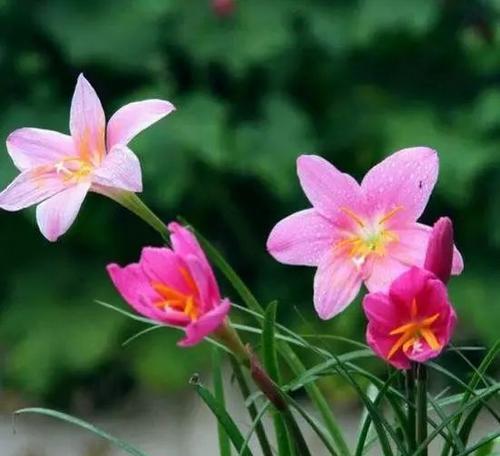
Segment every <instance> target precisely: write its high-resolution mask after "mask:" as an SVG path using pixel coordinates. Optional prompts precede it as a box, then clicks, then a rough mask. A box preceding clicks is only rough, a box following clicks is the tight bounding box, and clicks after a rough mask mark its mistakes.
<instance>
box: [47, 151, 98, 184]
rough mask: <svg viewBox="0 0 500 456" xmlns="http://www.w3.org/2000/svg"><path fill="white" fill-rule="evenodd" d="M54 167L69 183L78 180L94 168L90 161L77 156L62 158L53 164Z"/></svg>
mask: <svg viewBox="0 0 500 456" xmlns="http://www.w3.org/2000/svg"><path fill="white" fill-rule="evenodd" d="M54 168H55V170H56V173H57V174H58V175H61V176H62V178H63V180H64V181H67V182H71V183H76V182H80V181H81V180H83V179H84V178H86V177H87V176H88V175H89V174H90V173H91V172H92V170H93V169H94V167H93V166H92V164H91V163H90V162H88V161H86V160H82V159H81V158H78V157H68V158H63V159H62V160H60V161H58V162H57V163H56V164H55V165H54Z"/></svg>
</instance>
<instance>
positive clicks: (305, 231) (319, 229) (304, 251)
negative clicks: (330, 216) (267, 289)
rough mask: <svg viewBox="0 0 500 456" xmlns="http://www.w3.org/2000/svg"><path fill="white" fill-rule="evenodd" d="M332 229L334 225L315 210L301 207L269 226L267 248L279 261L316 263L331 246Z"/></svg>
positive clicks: (333, 229)
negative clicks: (271, 226)
mask: <svg viewBox="0 0 500 456" xmlns="http://www.w3.org/2000/svg"><path fill="white" fill-rule="evenodd" d="M335 231H336V227H335V226H334V225H333V224H332V223H331V222H330V221H329V220H327V219H326V218H325V217H323V216H322V215H320V214H319V213H318V212H317V211H316V210H315V209H305V210H303V211H300V212H296V213H295V214H292V215H290V216H288V217H286V218H284V219H283V220H281V221H280V222H279V223H278V224H277V225H276V226H275V227H274V228H273V230H272V231H271V234H270V235H269V238H268V240H267V250H268V251H269V253H270V254H271V255H272V256H273V257H274V258H275V259H276V260H278V261H280V262H281V263H285V264H297V265H304V266H317V265H318V264H319V262H320V260H321V258H322V256H324V255H325V253H326V252H327V251H328V250H330V249H331V248H332V246H333V245H334V240H335Z"/></svg>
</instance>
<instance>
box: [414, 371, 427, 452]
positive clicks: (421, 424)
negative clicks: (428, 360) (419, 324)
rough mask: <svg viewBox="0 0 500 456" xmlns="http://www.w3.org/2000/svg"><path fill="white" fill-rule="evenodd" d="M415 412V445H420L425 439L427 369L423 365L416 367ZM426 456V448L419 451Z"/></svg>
mask: <svg viewBox="0 0 500 456" xmlns="http://www.w3.org/2000/svg"><path fill="white" fill-rule="evenodd" d="M415 370H416V383H417V397H416V411H417V443H418V445H421V444H422V443H423V442H424V441H425V440H426V439H427V367H426V366H425V364H422V363H418V364H417V365H416V368H415ZM420 454H421V455H422V456H427V447H426V448H425V449H424V450H422V451H421V453H420Z"/></svg>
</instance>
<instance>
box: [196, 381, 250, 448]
mask: <svg viewBox="0 0 500 456" xmlns="http://www.w3.org/2000/svg"><path fill="white" fill-rule="evenodd" d="M190 383H191V384H192V385H194V387H195V389H196V392H197V393H198V395H199V396H200V398H201V399H202V400H203V402H205V404H206V405H207V407H208V408H209V409H210V410H211V411H212V413H213V414H214V416H215V417H216V418H217V421H218V422H219V423H220V425H221V426H222V427H223V428H224V430H225V431H226V434H227V436H228V437H229V440H231V443H232V444H233V446H234V448H235V449H236V451H238V452H240V450H241V449H242V447H243V444H244V442H245V439H244V438H243V436H242V434H241V432H240V430H239V429H238V426H236V424H235V422H234V421H233V419H232V418H231V416H230V415H229V413H228V412H227V411H226V409H225V407H224V405H223V404H221V403H220V402H219V401H218V400H217V399H216V398H215V397H214V395H213V394H212V393H211V392H210V391H209V390H208V389H207V388H205V386H203V385H202V384H201V383H200V382H199V380H198V378H197V377H193V378H192V379H191V382H190ZM242 456H252V453H251V452H250V449H249V448H248V447H247V448H246V449H244V451H243V452H242Z"/></svg>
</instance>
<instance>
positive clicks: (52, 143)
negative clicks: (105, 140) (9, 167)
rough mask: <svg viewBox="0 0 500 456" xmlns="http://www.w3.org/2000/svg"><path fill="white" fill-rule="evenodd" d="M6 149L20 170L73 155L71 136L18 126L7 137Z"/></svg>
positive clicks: (51, 162) (50, 163) (51, 163)
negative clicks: (18, 127)
mask: <svg viewBox="0 0 500 456" xmlns="http://www.w3.org/2000/svg"><path fill="white" fill-rule="evenodd" d="M7 151H8V152H9V155H10V156H11V158H12V161H13V162H14V164H15V165H16V166H17V168H18V169H19V170H21V171H24V170H26V169H29V168H35V167H37V166H41V165H53V164H55V163H56V162H58V161H60V160H62V159H64V158H67V157H74V156H75V155H76V153H75V146H74V143H73V138H71V136H68V135H63V134H62V133H58V132H57V131H51V130H42V129H40V128H20V129H18V130H15V131H14V132H12V133H11V134H10V135H9V137H8V138H7Z"/></svg>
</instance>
